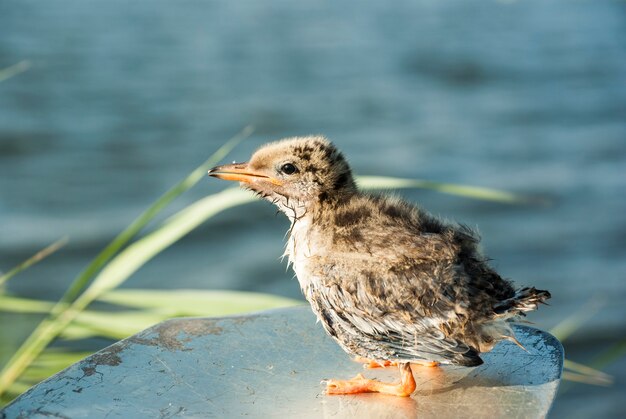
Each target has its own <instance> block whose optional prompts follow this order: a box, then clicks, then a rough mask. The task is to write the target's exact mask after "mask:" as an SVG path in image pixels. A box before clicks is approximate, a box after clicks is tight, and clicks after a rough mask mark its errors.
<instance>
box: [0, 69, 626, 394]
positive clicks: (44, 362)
mask: <svg viewBox="0 0 626 419" xmlns="http://www.w3.org/2000/svg"><path fill="white" fill-rule="evenodd" d="M29 66H30V64H29V63H28V62H26V61H24V62H21V63H18V64H16V65H14V66H12V67H9V68H7V69H4V70H0V81H2V80H6V79H8V78H10V77H13V76H15V75H17V74H19V73H21V72H23V71H26V70H27V69H28V67H29ZM251 133H252V128H251V127H246V128H245V129H244V130H243V131H242V132H241V133H239V134H238V135H236V136H235V137H233V138H232V139H230V140H228V141H227V142H226V143H225V144H224V145H223V146H222V147H221V148H219V149H218V150H217V151H216V152H215V153H214V154H213V155H212V156H211V157H210V158H209V159H208V160H207V161H206V162H204V163H203V164H202V165H200V166H199V167H198V168H196V169H195V170H194V171H192V172H191V173H190V174H189V175H188V176H187V177H185V178H184V179H183V180H182V181H180V182H179V183H178V184H176V185H175V186H174V187H172V188H171V189H170V190H168V191H167V192H166V193H165V194H164V195H163V196H161V197H160V198H159V199H157V200H156V201H155V202H154V203H153V204H152V205H151V206H150V207H149V208H148V209H146V210H145V211H144V212H143V213H142V214H140V215H139V217H137V219H135V220H134V221H133V222H132V223H131V224H130V225H129V226H128V227H127V228H126V229H125V230H124V231H122V232H121V233H120V234H119V235H118V236H117V237H115V238H114V239H113V241H112V242H111V243H109V244H108V245H107V246H106V247H105V248H104V249H103V250H102V251H101V252H100V253H99V254H98V255H96V256H95V257H94V259H93V260H92V261H91V262H90V263H89V264H88V265H87V267H86V268H85V269H84V270H83V271H82V272H80V273H79V274H78V275H77V276H76V278H75V279H74V281H73V282H72V283H71V285H70V286H69V288H68V289H67V290H66V292H65V294H64V295H63V296H62V297H61V298H60V299H59V301H56V302H53V301H44V300H36V299H28V298H21V297H18V296H14V295H10V294H9V293H8V292H7V291H6V289H5V288H4V287H3V285H4V284H5V283H6V281H8V280H9V279H10V278H12V277H14V276H15V275H17V274H18V273H20V272H22V271H23V270H24V269H27V268H28V267H29V266H32V265H33V264H35V263H38V262H40V261H41V260H43V259H44V258H45V257H46V256H48V255H50V254H51V253H53V252H55V251H58V250H59V249H60V248H61V247H62V246H63V245H64V244H65V243H66V242H67V239H65V238H63V239H60V240H59V241H57V242H55V243H53V244H51V245H50V246H48V247H46V248H45V249H43V250H41V251H40V252H38V253H37V254H35V255H34V256H32V257H31V258H29V259H28V260H26V261H24V262H23V263H21V264H19V265H18V266H16V267H15V268H13V269H11V270H9V271H8V272H6V273H5V274H2V275H0V311H3V312H8V313H24V314H28V315H33V316H37V315H38V316H39V317H38V318H40V317H41V316H42V315H43V316H44V317H43V320H41V322H40V323H39V324H38V325H37V326H36V327H35V328H34V330H33V331H32V332H31V334H30V335H29V336H28V337H27V338H26V340H25V341H24V342H23V343H22V345H21V346H20V347H19V348H15V350H14V352H13V355H12V356H11V358H10V359H9V360H8V362H7V363H6V364H5V365H4V366H3V368H2V370H1V371H0V406H2V405H4V404H6V403H8V402H9V401H10V400H12V399H13V398H15V397H16V396H17V395H19V394H21V393H22V392H24V391H26V390H27V389H28V388H30V387H31V386H32V385H34V384H36V383H38V382H40V381H41V380H43V379H45V378H47V377H50V376H51V375H53V374H55V373H57V372H58V371H60V370H62V369H64V368H66V367H67V366H69V365H71V364H72V363H75V362H77V361H79V360H80V359H82V358H84V357H86V356H88V355H90V353H89V352H84V351H83V350H77V349H76V348H77V347H78V348H80V347H81V345H80V344H78V345H77V344H75V341H77V340H83V339H88V338H93V337H100V338H105V339H109V340H118V339H123V338H125V337H127V336H130V335H132V334H134V333H137V332H138V331H140V330H143V329H145V328H147V327H150V326H151V325H154V324H156V323H159V322H161V321H163V320H166V319H169V318H172V317H177V316H224V315H233V314H241V313H247V312H252V311H258V310H265V309H269V308H277V307H287V306H292V305H296V304H301V303H302V302H301V301H299V300H293V299H288V298H283V297H277V296H272V295H265V294H259V293H251V292H240V291H218V290H147V289H118V288H119V286H120V285H122V284H123V283H124V282H125V281H126V280H127V279H129V278H130V277H131V276H132V274H133V273H134V272H136V271H137V270H138V269H139V268H140V267H141V266H143V265H144V264H145V263H146V262H148V261H149V260H150V259H152V258H153V257H155V256H157V255H158V254H159V253H160V252H161V251H163V250H164V249H166V248H167V247H169V246H170V245H172V244H173V243H175V242H176V241H177V240H179V239H180V238H182V237H183V236H185V235H186V234H187V233H189V232H190V231H192V230H193V229H194V228H196V227H197V226H199V225H200V224H202V223H204V222H205V221H206V220H207V219H209V218H211V217H212V216H214V215H215V214H217V213H219V212H221V211H223V210H226V209H228V208H231V207H234V206H238V205H243V204H246V203H248V202H251V201H253V200H254V199H255V198H254V196H253V195H252V194H251V193H248V192H244V191H241V190H239V189H236V188H229V189H226V190H224V191H222V192H219V193H216V194H213V195H210V196H207V197H205V198H202V199H200V200H198V201H196V202H195V203H193V204H191V205H189V206H187V207H186V208H184V209H182V210H180V211H179V212H177V213H176V214H174V215H173V216H171V217H169V218H168V219H166V220H165V221H164V222H163V223H162V224H161V225H159V226H158V227H156V228H155V229H153V230H152V231H150V232H149V233H147V234H145V235H143V236H141V237H139V238H138V234H139V233H140V232H142V231H143V229H144V228H145V227H146V226H147V224H148V223H149V222H151V221H152V220H153V219H154V218H155V217H156V216H157V215H158V214H160V213H161V212H162V211H163V209H165V208H166V207H167V206H168V205H169V204H170V203H171V202H172V201H173V200H174V199H175V198H177V197H178V196H180V195H181V194H182V193H184V192H185V191H187V190H188V189H189V188H191V187H192V186H193V185H195V184H196V183H197V182H198V181H199V180H200V179H201V178H203V177H204V176H205V174H206V172H207V170H208V169H209V168H210V167H212V166H214V165H216V164H217V163H218V162H219V161H220V160H222V159H223V158H224V157H225V156H226V155H227V154H228V152H229V151H230V150H231V149H232V148H233V147H235V146H236V144H237V143H239V142H240V141H241V140H243V139H244V138H245V137H247V136H249V135H250V134H251ZM357 181H358V183H359V185H360V186H361V187H362V188H364V189H397V188H427V189H432V190H437V191H440V192H444V193H453V194H457V195H462V196H466V197H471V198H475V199H486V200H492V201H497V202H503V203H520V202H525V201H527V199H526V198H524V197H521V196H517V195H513V194H510V193H508V192H503V191H496V190H491V189H485V188H477V187H471V186H462V185H451V184H443V183H437V182H432V181H425V180H415V179H398V178H385V177H366V176H362V177H359V178H358V179H357ZM133 240H134V241H133ZM95 301H100V302H104V303H107V304H108V306H109V307H110V308H111V309H109V310H105V309H101V310H95V309H91V308H89V306H90V304H91V303H93V302H95ZM583 312H585V311H584V310H583ZM589 312H590V310H587V311H586V313H587V314H588V313H589ZM581 320H582V319H581V318H580V317H576V318H574V319H568V320H566V321H565V322H564V323H562V324H561V325H560V326H559V327H557V328H556V329H555V331H554V333H555V334H556V335H557V337H559V338H560V339H561V340H564V339H566V338H567V336H568V334H569V333H571V331H572V330H573V329H572V327H571V325H575V324H580V321H581ZM52 343H55V345H54V346H51V344H52ZM625 346H626V345H624V343H623V342H622V343H620V344H619V345H618V346H616V347H615V348H611V350H610V351H609V352H607V353H606V354H604V356H603V357H602V358H601V359H600V360H599V363H601V364H602V365H606V363H607V362H612V361H611V360H614V359H616V358H619V357H621V356H623V354H624V352H625ZM566 368H568V371H566V373H565V374H564V378H566V379H570V380H572V381H577V382H585V383H589V384H599V385H608V384H610V383H611V377H609V376H607V375H606V374H604V373H602V372H600V371H597V370H595V369H593V368H591V367H588V366H583V365H580V364H577V363H574V362H571V361H567V362H566Z"/></svg>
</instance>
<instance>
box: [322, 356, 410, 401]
mask: <svg viewBox="0 0 626 419" xmlns="http://www.w3.org/2000/svg"><path fill="white" fill-rule="evenodd" d="M398 368H399V369H400V383H399V384H391V383H383V382H380V381H376V380H368V379H367V378H365V377H363V375H361V374H357V376H356V377H354V378H353V379H351V380H328V382H327V383H326V394H358V393H383V394H391V395H394V396H400V397H408V396H410V395H411V393H413V391H415V387H416V385H415V379H414V378H413V371H411V364H409V363H404V364H399V366H398Z"/></svg>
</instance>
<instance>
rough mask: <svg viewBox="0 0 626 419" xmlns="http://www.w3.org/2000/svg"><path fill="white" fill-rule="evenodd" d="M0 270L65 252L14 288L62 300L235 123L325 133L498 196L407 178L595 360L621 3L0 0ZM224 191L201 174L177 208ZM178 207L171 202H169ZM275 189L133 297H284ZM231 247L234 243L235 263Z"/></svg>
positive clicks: (599, 398)
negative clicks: (536, 291) (500, 195)
mask: <svg viewBox="0 0 626 419" xmlns="http://www.w3.org/2000/svg"><path fill="white" fill-rule="evenodd" d="M22 60H28V61H29V62H30V64H31V68H30V69H29V70H28V71H27V72H25V73H23V74H20V75H19V76H16V77H14V78H12V79H10V80H6V81H4V82H2V83H0V269H7V268H9V267H11V266H13V265H14V264H16V263H18V262H19V261H21V260H22V259H24V258H26V257H27V256H29V255H30V254H32V253H34V252H35V251H36V250H38V249H39V248H41V247H43V246H44V245H46V244H48V243H50V242H51V241H53V240H55V239H57V238H59V237H61V236H63V235H68V236H69V238H70V244H69V245H68V246H67V247H66V248H65V249H64V250H63V251H62V252H60V253H58V254H56V255H54V256H53V257H51V258H50V259H49V260H47V261H46V262H45V263H43V264H41V265H39V266H36V267H34V268H32V269H30V270H29V271H28V272H26V273H24V274H23V275H22V277H21V278H20V279H19V280H18V279H16V280H14V281H12V282H11V283H10V284H9V289H10V290H11V291H13V292H15V293H19V294H22V295H27V296H34V297H45V298H53V297H56V296H58V295H60V293H61V292H62V290H63V288H64V287H65V286H66V285H67V284H68V283H69V281H70V280H71V279H72V278H73V277H74V275H75V274H76V273H77V272H78V271H79V270H80V269H81V268H82V267H84V266H85V264H86V263H87V262H88V260H89V259H90V258H91V257H92V256H94V255H95V254H96V252H97V251H98V250H99V249H100V248H102V247H103V246H104V245H105V244H106V243H107V241H108V240H110V239H111V238H112V237H113V236H114V234H115V233H117V232H119V231H120V230H121V229H122V228H123V227H124V226H126V225H127V224H128V223H129V222H130V221H131V220H132V219H133V218H134V217H135V216H136V215H137V214H138V213H139V212H140V211H141V210H142V209H143V208H145V207H146V206H147V205H148V204H149V203H150V202H152V201H153V200H154V199H155V198H156V197H158V196H159V195H160V194H161V193H163V192H164V191H165V190H166V189H167V188H168V187H169V186H171V185H172V184H174V183H175V182H176V181H178V180H179V179H181V178H182V177H183V176H184V175H186V174H187V173H188V172H189V171H190V170H191V169H193V168H194V167H196V166H197V165H198V164H199V163H201V162H202V161H203V160H204V159H205V158H206V157H207V156H208V155H209V154H210V153H211V152H213V151H214V150H215V149H216V148H217V147H218V146H219V145H221V144H222V143H223V142H224V141H225V140H226V139H227V138H228V137H230V136H231V135H232V134H233V133H235V132H237V131H239V130H240V129H241V128H242V127H243V126H244V125H247V124H254V125H255V126H256V132H255V134H254V135H253V136H252V137H251V138H250V139H249V140H247V141H246V142H245V143H243V144H242V145H240V146H239V147H238V148H237V149H236V150H235V151H234V152H233V153H232V154H231V156H229V159H228V160H233V159H234V160H245V159H246V158H247V157H248V156H249V155H250V153H251V152H252V151H253V150H254V149H255V148H256V147H258V146H259V145H261V144H262V143H264V142H266V141H268V140H273V139H278V138H281V137H286V136H291V135H304V134H310V133H323V134H325V135H327V136H328V137H330V138H331V139H332V140H334V141H335V142H336V143H337V145H338V146H339V147H340V148H342V149H343V151H344V152H345V154H346V155H347V156H348V158H349V160H350V162H351V163H352V165H353V167H354V169H355V171H356V172H357V173H359V174H378V175H388V176H403V177H415V178H424V179H430V180H437V181H446V182H456V183H464V184H471V185H479V186H486V187H493V188H501V189H507V190H510V191H513V192H517V193H521V194H527V195H531V196H535V197H539V198H541V199H542V200H543V201H547V202H548V204H547V205H523V206H510V205H503V204H496V203H488V202H480V201H474V200H468V199H465V198H459V197H453V196H447V195H441V194H437V193H434V192H428V191H405V192H402V194H403V195H404V196H406V197H407V198H408V199H410V200H413V201H418V202H420V203H421V204H422V205H423V206H424V207H426V208H428V209H430V210H431V211H433V212H434V213H437V214H440V215H443V216H446V217H448V218H454V219H458V220H461V221H464V222H466V223H468V224H470V225H473V226H477V227H478V228H479V229H480V231H481V233H482V234H483V237H484V248H485V250H486V252H487V254H488V255H489V256H490V257H491V258H493V259H494V265H495V266H496V267H497V268H498V270H499V271H500V272H501V273H502V274H503V275H504V276H506V277H510V278H513V279H514V280H516V281H517V283H519V284H520V285H535V286H537V287H538V288H545V289H549V290H550V291H551V292H552V294H553V299H552V301H551V306H550V307H542V309H541V310H540V312H539V313H537V314H535V315H533V316H532V317H531V320H532V321H534V322H536V323H537V324H538V325H539V326H540V327H544V328H549V327H552V326H554V325H555V324H557V323H558V322H559V321H560V320H562V319H564V318H566V317H567V316H570V315H572V314H573V313H576V312H578V311H580V310H581V309H582V308H583V307H584V306H585V304H588V303H589V302H590V301H592V304H597V305H599V307H600V308H599V310H598V312H597V313H596V314H595V315H594V316H593V317H592V318H591V319H590V320H589V321H588V322H585V323H582V324H580V325H579V329H578V331H577V332H576V333H575V334H574V335H573V336H572V337H571V338H570V339H569V340H568V341H567V342H566V344H565V346H566V350H567V351H568V357H569V358H570V359H573V360H576V361H580V362H586V363H590V362H592V361H593V359H594V357H595V356H596V355H597V354H599V353H601V352H602V351H603V350H606V349H607V348H609V347H610V346H611V345H613V344H614V343H615V342H617V341H618V340H621V339H623V336H624V335H625V332H626V305H625V304H624V300H626V282H625V281H626V258H624V254H625V250H626V217H625V216H624V215H625V214H626V194H625V192H624V191H625V190H626V176H625V174H624V173H625V169H626V121H625V119H626V83H625V78H626V3H624V2H623V1H617V0H615V1H610V0H597V1H583V0H558V1H557V0H554V1H543V0H534V1H530V0H529V1H500V2H498V1H489V0H456V1H445V2H443V1H434V0H431V1H398V2H394V3H393V6H390V5H389V3H388V2H373V1H371V2H346V1H332V2H331V1H319V0H318V1H312V0H307V1H279V0H272V1H264V2H260V1H251V0H249V1H242V0H238V1H225V0H224V1H178V2H171V1H165V0H161V1H150V2H148V1H136V2H124V1H120V0H107V1H91V2H85V1H79V0H59V1H56V2H43V1H26V0H20V1H11V0H5V1H3V2H1V3H0V68H2V67H7V66H9V65H12V64H14V63H16V62H19V61H22ZM224 187H225V185H224V184H223V183H221V182H218V181H216V180H214V179H208V178H207V179H206V180H205V181H203V182H201V183H200V184H199V185H198V186H197V187H195V188H194V189H193V190H192V191H191V192H190V193H188V194H186V195H185V197H183V199H181V200H180V201H178V202H177V205H176V208H181V207H182V206H183V205H185V204H187V203H190V202H192V201H193V200H195V199H197V198H199V197H202V196H204V195H206V194H210V193H213V192H216V191H218V190H220V189H222V188H224ZM173 210H174V209H172V211H173ZM274 212H275V211H274V210H273V208H271V207H270V206H269V205H268V204H266V203H257V204H255V205H253V206H250V207H248V208H246V209H239V210H235V211H232V212H230V213H225V214H221V215H219V216H217V217H215V218H214V219H212V220H211V221H210V222H208V223H207V224H206V225H204V226H203V227H202V228H200V229H199V230H198V231H196V232H194V233H192V234H191V235H190V236H188V237H186V238H185V239H184V240H182V241H181V242H179V243H177V244H176V245H175V246H173V247H172V248H171V249H168V250H167V251H166V252H164V253H163V254H162V255H160V256H159V257H158V258H157V259H155V260H154V261H152V262H150V263H149V264H148V265H147V266H145V267H144V268H143V269H141V270H140V271H139V272H138V273H137V274H136V275H135V276H134V277H133V278H132V279H131V280H130V281H129V282H128V283H127V286H129V287H153V288H230V289H243V290H257V291H263V292H272V293H277V294H281V295H287V296H292V297H298V296H299V295H300V294H299V288H298V285H297V282H296V281H295V280H293V278H292V274H291V272H288V271H285V266H284V264H281V263H280V262H279V260H278V257H279V255H280V254H281V253H282V250H283V235H284V232H285V230H286V229H287V222H286V221H285V220H284V219H283V218H282V217H280V216H279V217H276V216H274ZM242 255H243V257H242ZM606 370H607V371H608V372H609V373H611V374H613V375H614V376H615V377H616V384H615V385H614V386H612V387H610V388H597V387H588V386H574V387H570V388H569V389H567V391H566V392H564V393H563V394H562V395H561V396H560V399H559V402H558V403H557V405H556V406H555V410H554V412H553V414H554V416H555V417H592V416H593V417H616V416H620V414H621V415H623V414H624V410H623V407H622V405H623V403H622V395H623V392H624V391H625V389H626V383H625V380H626V362H625V361H624V360H620V361H618V362H616V363H613V364H611V365H609V366H608V367H607V368H606Z"/></svg>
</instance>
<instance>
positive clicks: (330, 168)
mask: <svg viewBox="0 0 626 419" xmlns="http://www.w3.org/2000/svg"><path fill="white" fill-rule="evenodd" d="M209 174H210V175H211V176H215V177H219V178H222V179H227V180H237V181H240V182H241V183H242V186H244V187H246V188H248V189H251V190H253V191H254V192H256V193H258V194H259V195H261V196H263V197H264V198H266V199H268V200H270V201H272V202H273V203H274V204H276V205H277V206H278V207H279V208H280V209H281V210H282V211H283V212H285V213H287V215H290V213H291V214H293V213H296V212H297V210H295V209H294V208H302V209H305V208H306V209H311V208H312V207H315V206H319V205H325V204H327V203H331V202H337V201H340V200H342V199H344V198H346V197H348V196H350V195H351V194H353V193H355V192H356V185H355V183H354V179H353V177H352V173H351V171H350V166H349V165H348V162H347V161H346V159H345V158H344V156H343V154H342V153H341V152H340V151H339V150H338V149H337V148H336V147H335V146H334V145H333V144H332V143H331V142H330V141H328V140H327V139H326V138H324V137H322V136H309V137H292V138H286V139H283V140H280V141H276V142H272V143H269V144H266V145H264V146H262V147H260V148H259V149H258V150H257V151H256V152H255V153H254V154H253V155H252V157H251V158H250V161H249V162H248V163H235V164H232V165H224V166H219V167H215V168H213V169H211V170H210V171H209Z"/></svg>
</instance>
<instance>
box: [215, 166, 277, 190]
mask: <svg viewBox="0 0 626 419" xmlns="http://www.w3.org/2000/svg"><path fill="white" fill-rule="evenodd" d="M209 176H213V177H216V178H218V179H224V180H234V181H236V182H245V183H250V184H252V183H254V182H258V181H266V182H270V183H272V184H274V185H279V186H280V185H282V184H283V182H281V181H280V180H279V179H276V178H273V177H270V176H267V175H265V174H263V173H261V172H256V171H254V170H249V169H248V163H233V164H225V165H223V166H217V167H214V168H213V169H211V170H209Z"/></svg>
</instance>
